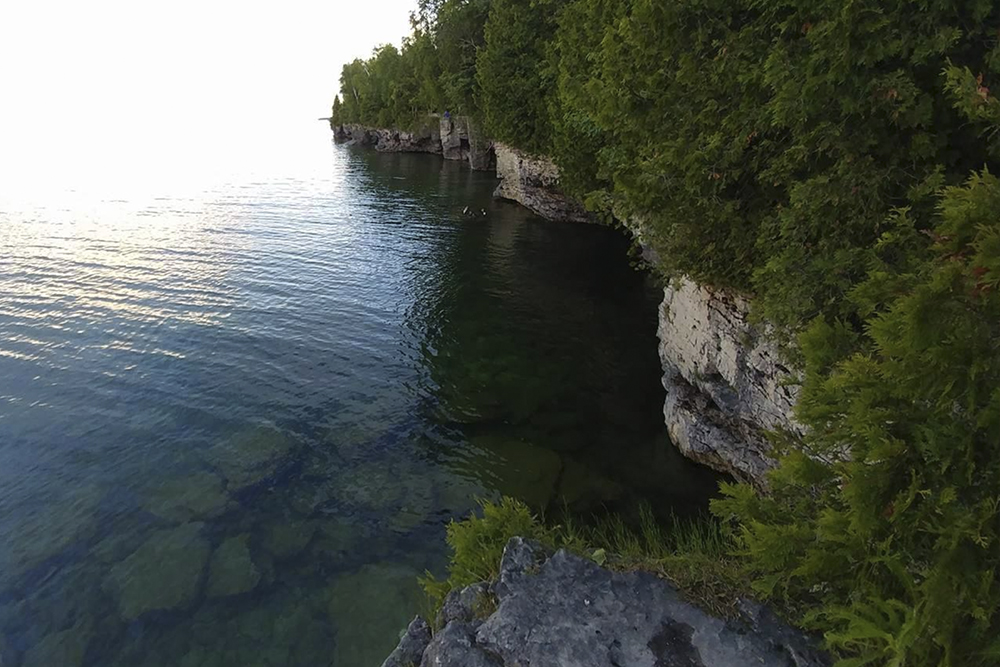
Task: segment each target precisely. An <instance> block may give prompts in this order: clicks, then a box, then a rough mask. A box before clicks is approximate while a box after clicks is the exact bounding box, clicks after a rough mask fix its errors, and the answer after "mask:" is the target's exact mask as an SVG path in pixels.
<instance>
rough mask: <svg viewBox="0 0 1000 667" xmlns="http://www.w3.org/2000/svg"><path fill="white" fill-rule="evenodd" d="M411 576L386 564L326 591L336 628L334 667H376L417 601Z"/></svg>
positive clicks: (418, 595) (369, 568)
mask: <svg viewBox="0 0 1000 667" xmlns="http://www.w3.org/2000/svg"><path fill="white" fill-rule="evenodd" d="M417 574H418V573H417V572H416V571H415V570H413V569H411V568H408V567H403V566H401V565H394V564H391V563H379V564H374V565H366V566H364V567H362V568H361V569H360V570H358V571H357V572H355V573H353V574H348V575H345V576H343V577H340V578H339V579H337V580H336V581H335V582H334V584H333V585H332V586H331V587H330V588H329V596H330V597H329V599H330V607H329V613H330V617H331V618H332V619H333V621H334V624H335V626H336V628H337V645H336V648H335V649H334V652H333V661H332V664H334V665H377V664H379V661H380V660H383V659H384V658H385V656H386V655H388V654H389V652H390V651H392V647H393V644H394V643H395V640H394V637H398V636H399V635H398V634H397V633H398V631H399V628H401V627H403V626H404V625H405V624H406V622H407V619H410V618H413V615H414V613H415V612H416V609H417V607H418V606H419V604H420V600H421V595H422V593H421V591H420V588H419V586H418V585H417Z"/></svg>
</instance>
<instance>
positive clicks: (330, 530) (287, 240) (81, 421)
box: [0, 131, 714, 667]
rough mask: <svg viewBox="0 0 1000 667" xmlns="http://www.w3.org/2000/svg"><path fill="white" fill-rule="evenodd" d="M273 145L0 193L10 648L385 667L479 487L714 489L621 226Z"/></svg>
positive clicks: (414, 163)
mask: <svg viewBox="0 0 1000 667" xmlns="http://www.w3.org/2000/svg"><path fill="white" fill-rule="evenodd" d="M282 157H283V158H284V159H283V160H282V159H277V160H276V159H274V156H273V155H272V156H271V161H269V162H268V163H267V164H261V165H259V168H258V169H254V170H240V173H242V174H243V175H242V176H240V177H239V178H235V177H234V178H233V179H232V180H229V181H226V182H223V183H221V184H218V183H216V184H213V185H212V186H211V187H206V188H203V189H196V190H194V191H192V190H190V189H186V190H184V191H183V192H182V193H181V192H177V191H171V189H170V187H169V184H167V185H165V186H164V188H163V190H164V191H163V192H161V193H158V194H157V195H156V196H150V195H149V194H148V193H145V192H143V193H137V192H128V191H125V192H120V193H115V195H114V196H107V197H103V196H102V197H97V198H94V197H89V196H88V195H87V194H86V193H84V194H81V193H79V192H69V193H63V194H62V195H61V196H60V197H59V198H53V197H45V198H40V199H31V198H27V197H21V198H18V197H17V195H12V194H10V193H4V194H2V195H0V248H2V249H3V259H4V261H3V263H2V264H0V461H2V468H0V535H2V536H3V546H2V548H0V664H2V665H3V667H22V666H24V667H35V666H40V665H47V666H49V667H78V666H80V665H88V666H94V667H97V666H100V667H105V666H122V667H124V666H129V667H132V666H138V665H143V666H149V667H157V666H161V665H162V666H164V667H166V666H173V665H181V666H184V667H209V666H212V667H221V666H227V667H229V666H232V667H237V666H239V667H250V666H263V665H270V666H279V665H280V666H282V667H285V666H295V665H298V666H302V667H312V666H315V665H336V666H337V667H354V666H358V667H361V666H365V665H378V664H380V662H381V660H382V659H383V658H384V657H385V656H386V655H387V653H388V651H389V650H390V649H391V647H392V646H393V645H394V644H395V641H396V638H397V634H398V631H399V630H400V629H401V628H402V627H403V626H404V625H405V623H406V622H407V621H408V619H409V618H410V617H412V616H413V614H414V613H416V612H417V611H418V610H419V609H420V607H421V603H422V598H421V594H420V593H419V591H418V589H417V587H416V576H417V575H418V574H419V573H421V572H423V571H424V570H425V569H430V570H432V571H436V572H440V571H441V570H442V567H443V564H444V562H445V559H446V556H447V554H446V552H445V547H444V542H443V536H444V526H445V524H446V523H447V521H448V520H450V519H451V518H454V517H461V516H464V515H466V514H467V513H468V512H470V511H471V510H472V509H473V508H474V506H475V498H476V497H496V496H498V495H499V494H508V495H513V496H517V497H519V498H522V499H524V500H525V501H527V502H529V503H530V504H532V505H533V506H534V507H536V508H538V509H539V510H543V509H547V510H548V511H550V512H554V511H557V510H559V509H560V508H561V507H563V506H566V507H568V508H569V509H570V510H571V511H573V512H575V513H578V514H580V515H581V516H584V515H586V514H588V513H590V512H593V511H600V510H603V509H611V510H618V511H625V512H628V511H630V510H632V509H634V508H635V507H636V506H637V504H638V503H639V502H641V501H647V502H649V503H650V504H651V505H652V506H653V507H654V508H655V509H656V510H657V511H659V512H661V513H667V512H671V511H673V512H678V513H682V514H683V513H687V512H693V511H699V510H701V509H702V508H703V507H704V506H705V502H706V499H707V497H708V495H709V493H710V492H711V491H712V490H713V489H714V478H713V477H712V476H711V475H710V474H708V473H706V472H705V471H703V470H701V469H699V468H697V467H696V466H693V465H692V464H690V463H688V462H687V461H685V460H684V459H682V458H681V457H680V456H679V455H678V454H677V453H676V452H675V451H674V450H673V449H672V447H671V446H670V444H669V442H668V441H667V438H666V434H665V429H664V427H663V424H662V416H661V412H660V411H661V404H662V400H663V396H662V389H661V387H660V385H659V368H658V366H659V362H658V359H657V354H656V339H655V331H656V304H657V300H658V298H659V293H658V291H657V289H656V288H655V286H653V285H652V284H651V283H650V281H649V279H648V278H647V277H646V276H644V275H642V274H640V273H638V272H636V271H634V270H633V269H632V268H630V266H629V261H628V258H627V250H628V243H627V241H626V240H625V239H624V238H622V237H621V236H620V235H619V234H618V233H617V232H615V231H613V230H610V229H606V228H601V227H591V226H579V225H572V224H556V223H548V222H545V221H542V220H540V219H538V218H535V217H533V216H532V215H530V214H529V213H527V212H526V211H524V210H522V209H521V208H519V207H517V206H515V205H512V204H505V203H498V202H494V201H492V200H491V197H490V195H491V192H492V189H493V187H494V185H495V181H494V179H493V178H492V176H490V175H486V174H474V173H471V172H469V171H467V170H466V169H464V168H463V166H462V165H459V164H455V163H446V162H443V161H441V160H439V159H438V158H434V157H428V156H408V155H402V156H399V155H396V156H392V155H379V154H375V153H371V152H365V151H353V150H350V149H345V148H338V147H333V146H331V145H330V142H329V137H328V136H327V134H326V133H325V132H319V131H317V132H316V133H315V134H307V135H303V136H301V137H296V138H294V139H290V140H289V142H288V149H287V154H285V155H283V156H282ZM234 173H235V170H234ZM54 202H55V203H54ZM467 205H468V206H471V207H472V208H474V209H477V210H478V209H486V210H487V213H488V215H487V216H486V217H485V218H475V219H468V218H465V217H464V216H462V214H461V210H462V209H463V208H464V207H465V206H467Z"/></svg>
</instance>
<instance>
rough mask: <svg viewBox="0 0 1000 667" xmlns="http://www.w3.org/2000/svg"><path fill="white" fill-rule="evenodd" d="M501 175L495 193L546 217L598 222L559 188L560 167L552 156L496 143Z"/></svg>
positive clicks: (500, 197)
mask: <svg viewBox="0 0 1000 667" xmlns="http://www.w3.org/2000/svg"><path fill="white" fill-rule="evenodd" d="M495 149H496V164H497V178H499V179H500V185H498V186H497V189H496V192H495V193H494V194H493V196H494V197H497V198H498V199H509V200H511V201H515V202H517V203H518V204H520V205H521V206H524V207H525V208H527V209H530V210H531V211H533V212H534V213H536V214H538V215H540V216H542V217H543V218H545V219H546V220H558V221H570V222H596V219H595V218H594V216H593V215H591V214H590V213H589V212H588V211H587V209H586V208H584V206H583V204H581V203H580V202H579V201H577V200H576V199H573V198H572V197H569V196H567V195H566V194H565V193H564V192H563V191H562V190H560V189H559V168H558V167H557V166H556V165H555V163H554V162H552V160H550V159H548V158H546V157H542V156H536V155H529V154H528V153H525V152H523V151H520V150H518V149H516V148H514V147H512V146H507V145H505V144H496V145H495Z"/></svg>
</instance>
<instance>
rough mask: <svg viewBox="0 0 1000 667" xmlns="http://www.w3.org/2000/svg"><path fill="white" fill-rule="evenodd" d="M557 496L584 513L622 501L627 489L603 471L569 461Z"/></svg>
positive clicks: (560, 481)
mask: <svg viewBox="0 0 1000 667" xmlns="http://www.w3.org/2000/svg"><path fill="white" fill-rule="evenodd" d="M557 495H558V497H559V500H560V501H561V502H564V503H566V504H567V505H568V506H570V507H572V508H573V509H575V510H577V511H584V510H588V509H597V508H599V507H601V506H603V505H604V504H605V503H608V502H612V501H615V500H619V499H621V498H622V496H624V495H625V487H623V486H622V485H621V484H619V483H618V482H616V481H614V480H613V479H611V478H610V477H607V476H605V475H604V473H603V472H602V471H599V470H595V469H594V468H592V467H590V466H586V465H584V464H582V463H580V462H578V461H573V460H567V461H566V467H565V468H564V470H563V474H562V477H561V478H560V480H559V490H558V492H557Z"/></svg>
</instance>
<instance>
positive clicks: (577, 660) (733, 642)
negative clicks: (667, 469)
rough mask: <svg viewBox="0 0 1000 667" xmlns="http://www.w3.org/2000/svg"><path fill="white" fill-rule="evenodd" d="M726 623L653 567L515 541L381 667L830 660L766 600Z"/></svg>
mask: <svg viewBox="0 0 1000 667" xmlns="http://www.w3.org/2000/svg"><path fill="white" fill-rule="evenodd" d="M740 611H741V618H740V619H739V620H737V621H722V620H720V619H717V618H713V617H712V616H709V615H708V614H706V613H704V612H703V611H701V610H700V609H698V608H696V607H694V606H692V605H691V604H689V603H687V602H685V601H684V600H683V599H682V598H681V597H680V595H679V594H678V593H677V591H676V590H675V589H674V588H673V587H672V586H671V585H670V584H669V583H667V582H666V581H663V580H662V579H658V578H657V577H655V576H654V575H652V574H649V573H645V572H613V571H611V570H608V569H606V568H604V567H600V566H598V565H597V564H596V563H594V562H591V561H589V560H586V559H584V558H580V557H579V556H575V555H573V554H571V553H569V552H567V551H558V552H556V553H555V554H552V553H549V552H547V551H546V550H545V549H544V548H543V547H542V546H541V545H539V544H537V543H533V542H529V541H526V540H523V539H521V538H517V537H515V538H513V539H511V540H510V542H509V543H508V544H507V547H506V548H505V549H504V553H503V558H502V560H501V564H500V576H499V577H498V578H497V579H496V581H493V582H482V583H478V584H474V585H472V586H469V587H467V588H465V589H463V590H460V591H459V590H456V591H452V593H451V594H450V595H449V596H448V598H447V599H446V600H445V603H444V606H443V607H442V609H441V611H440V613H439V614H438V618H437V619H436V621H435V625H436V627H437V631H436V632H433V633H432V632H431V628H430V627H429V626H428V624H427V623H426V622H425V621H424V620H423V619H421V618H419V617H418V618H416V619H414V620H413V622H412V623H410V626H409V627H408V628H407V630H406V632H405V634H404V635H403V637H402V639H401V640H400V642H399V646H398V647H397V648H396V650H395V651H394V652H393V653H392V654H391V655H390V656H389V658H388V659H387V660H386V661H385V662H384V663H383V665H382V667H418V666H419V667H527V666H528V665H539V666H541V665H559V667H749V666H750V665H753V666H754V667H825V666H826V665H828V664H829V661H828V658H827V656H826V655H825V654H824V653H823V652H821V651H820V650H818V649H817V647H816V645H815V644H814V642H813V641H812V640H811V639H810V638H808V637H806V636H804V635H802V634H801V633H800V632H798V631H796V630H793V629H792V628H790V627H789V626H787V625H786V624H784V623H783V622H781V621H780V620H778V619H777V618H776V617H775V616H774V615H773V614H772V613H771V612H769V611H768V610H767V609H766V608H764V607H761V606H760V605H757V604H753V603H744V604H743V605H742V608H741V610H740Z"/></svg>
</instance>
